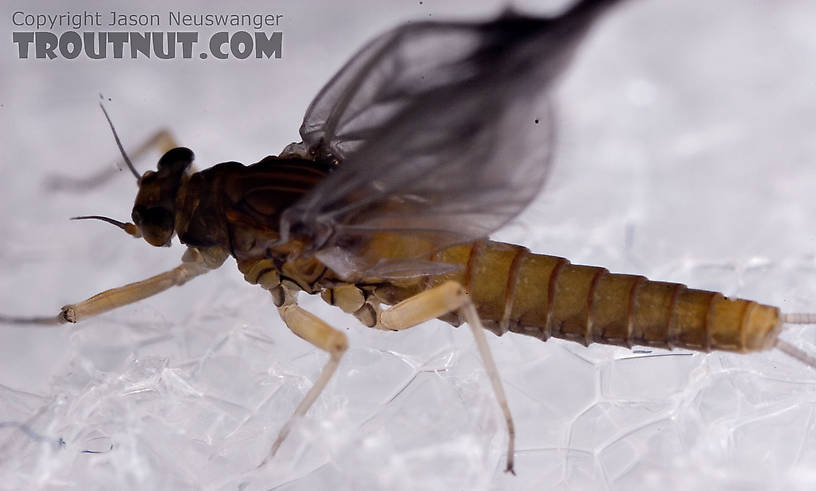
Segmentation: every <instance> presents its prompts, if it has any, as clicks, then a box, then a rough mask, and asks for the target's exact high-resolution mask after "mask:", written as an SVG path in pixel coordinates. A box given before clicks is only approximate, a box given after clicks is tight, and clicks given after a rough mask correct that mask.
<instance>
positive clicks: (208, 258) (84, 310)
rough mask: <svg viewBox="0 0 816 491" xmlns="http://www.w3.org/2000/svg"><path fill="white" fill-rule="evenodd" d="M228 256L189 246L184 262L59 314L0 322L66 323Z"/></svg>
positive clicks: (183, 279) (175, 282)
mask: <svg viewBox="0 0 816 491" xmlns="http://www.w3.org/2000/svg"><path fill="white" fill-rule="evenodd" d="M226 258H227V253H226V252H225V251H223V250H221V249H204V250H198V249H195V248H189V249H187V251H186V252H185V253H184V256H182V258H181V261H182V263H181V265H179V266H177V267H175V268H173V269H171V270H170V271H165V272H164V273H161V274H157V275H156V276H152V277H150V278H148V279H146V280H142V281H137V282H135V283H130V284H127V285H125V286H121V287H119V288H111V289H110V290H105V291H104V292H102V293H98V294H96V295H94V296H92V297H91V298H88V299H86V300H83V301H81V302H78V303H74V304H70V305H66V306H64V307H63V308H62V309H61V310H60V313H59V314H58V315H57V316H56V317H31V318H23V317H8V316H0V322H5V323H9V324H64V323H66V322H71V323H76V322H79V321H81V320H84V319H87V318H90V317H93V316H95V315H99V314H102V313H104V312H107V311H109V310H113V309H117V308H119V307H123V306H125V305H128V304H131V303H134V302H138V301H139V300H143V299H145V298H148V297H152V296H153V295H156V294H157V293H161V292H163V291H164V290H167V289H168V288H170V287H173V286H181V285H183V284H184V283H187V282H188V281H190V280H191V279H193V278H195V277H196V276H200V275H202V274H204V273H206V272H207V271H210V270H211V269H216V268H218V267H219V266H221V264H223V263H224V261H225V260H226Z"/></svg>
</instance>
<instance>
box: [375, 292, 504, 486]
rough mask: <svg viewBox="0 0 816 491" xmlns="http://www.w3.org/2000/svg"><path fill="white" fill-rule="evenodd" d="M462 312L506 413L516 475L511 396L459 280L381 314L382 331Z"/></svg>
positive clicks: (406, 326)
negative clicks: (508, 399) (507, 394)
mask: <svg viewBox="0 0 816 491" xmlns="http://www.w3.org/2000/svg"><path fill="white" fill-rule="evenodd" d="M457 311H458V312H459V314H460V315H461V316H462V317H464V319H465V321H466V322H467V324H468V326H470V330H471V332H472V333H473V338H474V340H475V341H476V347H477V348H478V349H479V354H480V355H481V357H482V362H483V363H484V366H485V371H486V372H487V376H488V378H490V385H491V386H492V387H493V393H494V394H495V396H496V401H497V402H498V403H499V406H500V407H501V410H502V413H503V414H504V421H505V423H507V468H506V469H505V472H510V473H513V474H515V472H514V471H513V456H514V452H515V438H516V430H515V427H514V425H513V416H512V415H511V414H510V406H509V405H508V403H507V396H506V395H505V393H504V387H503V386H502V382H501V378H500V377H499V370H498V368H496V362H495V361H494V360H493V355H492V354H491V353H490V347H489V346H488V344H487V339H486V338H485V335H484V328H483V327H482V322H481V320H479V314H478V312H477V311H476V306H475V305H473V301H472V300H471V299H470V296H469V295H468V294H467V292H466V291H465V288H464V287H463V286H462V285H460V284H459V283H457V282H455V281H447V282H445V283H443V284H441V285H439V286H437V287H435V288H432V289H430V290H426V291H424V292H421V293H419V294H417V295H414V296H413V297H411V298H408V299H406V300H403V301H402V302H399V303H398V304H396V305H394V306H392V307H391V308H389V309H388V310H385V311H383V312H382V313H381V314H380V319H379V323H378V326H377V327H379V328H381V329H390V330H401V329H407V328H409V327H413V326H416V325H417V324H420V323H422V322H425V321H428V320H431V319H435V318H437V317H440V316H442V315H445V314H447V313H449V312H457Z"/></svg>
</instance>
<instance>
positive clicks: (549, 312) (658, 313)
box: [429, 241, 780, 352]
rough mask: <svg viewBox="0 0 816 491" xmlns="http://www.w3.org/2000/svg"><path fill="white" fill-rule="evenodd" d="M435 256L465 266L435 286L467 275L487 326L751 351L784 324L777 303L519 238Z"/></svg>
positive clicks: (586, 339)
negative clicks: (541, 247)
mask: <svg viewBox="0 0 816 491" xmlns="http://www.w3.org/2000/svg"><path fill="white" fill-rule="evenodd" d="M434 260H436V261H443V262H447V263H453V264H461V265H462V266H463V268H462V269H461V270H460V271H458V272H456V273H452V274H447V275H444V276H442V277H435V278H433V279H432V280H431V285H429V286H433V285H435V284H439V283H441V282H442V281H445V280H448V279H453V280H456V281H459V282H460V283H462V284H463V285H464V286H465V288H466V289H467V290H468V292H470V294H471V296H472V298H473V300H474V302H475V304H476V305H477V309H478V311H479V314H480V316H481V317H482V319H484V321H485V327H487V328H489V329H491V330H493V331H494V332H496V333H497V334H503V333H504V332H506V331H508V330H509V331H512V332H517V333H522V334H527V335H531V336H535V337H538V338H541V339H543V340H546V339H547V338H549V337H550V336H553V337H557V338H562V339H568V340H572V341H577V342H580V343H583V344H589V343H592V342H597V343H604V344H616V345H622V346H632V345H645V346H655V347H661V348H672V347H679V348H687V349H693V350H700V351H709V350H712V349H716V350H727V351H740V352H745V351H756V350H761V349H767V348H771V347H773V345H774V342H775V340H776V336H777V333H778V331H779V328H780V314H779V309H777V308H775V307H771V306H768V305H762V304H759V303H757V302H753V301H750V300H743V299H734V298H727V297H724V296H723V295H722V294H720V293H717V292H710V291H704V290H693V289H689V288H686V287H685V286H684V285H681V284H678V283H665V282H660V281H650V280H648V279H646V278H644V277H643V276H632V275H625V274H615V273H610V272H609V271H607V270H606V269H604V268H598V267H593V266H580V265H574V264H570V262H569V261H568V260H566V259H564V258H561V257H555V256H546V255H541V254H532V253H530V251H529V250H528V249H527V248H525V247H521V246H515V245H510V244H503V243H499V242H490V241H484V242H477V243H474V244H465V245H461V246H456V247H452V248H449V249H446V250H444V251H441V252H440V253H438V254H436V255H435V257H434Z"/></svg>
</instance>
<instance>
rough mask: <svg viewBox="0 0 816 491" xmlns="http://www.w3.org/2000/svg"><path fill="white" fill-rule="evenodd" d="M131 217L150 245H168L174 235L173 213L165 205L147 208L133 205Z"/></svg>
mask: <svg viewBox="0 0 816 491" xmlns="http://www.w3.org/2000/svg"><path fill="white" fill-rule="evenodd" d="M131 218H133V223H134V224H136V226H137V227H139V230H140V231H141V232H142V236H143V237H144V239H145V240H146V241H147V242H148V243H149V244H150V245H154V246H164V245H167V244H168V243H169V242H170V239H171V238H172V237H173V230H174V228H175V223H174V217H173V213H172V212H171V211H170V210H168V209H166V208H164V207H161V206H153V207H150V208H147V207H145V206H143V205H137V206H134V207H133V213H132V214H131Z"/></svg>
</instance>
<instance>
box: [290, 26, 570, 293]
mask: <svg viewBox="0 0 816 491" xmlns="http://www.w3.org/2000/svg"><path fill="white" fill-rule="evenodd" d="M564 18H565V17H561V18H559V19H558V21H552V20H549V19H534V18H528V17H521V16H505V17H502V18H500V19H498V20H496V21H493V22H488V23H483V24H453V23H421V24H413V25H407V26H403V27H400V28H397V29H395V30H394V31H391V32H389V33H386V34H385V35H383V36H381V37H380V38H377V39H375V40H374V41H373V42H372V43H371V44H369V45H368V46H367V47H366V48H364V49H363V50H362V51H361V52H360V53H358V55H357V56H356V57H355V58H354V59H352V61H350V62H349V63H348V64H347V65H346V66H345V67H344V68H343V69H342V70H341V71H340V72H339V73H338V74H337V75H336V76H335V77H334V78H333V79H332V80H331V81H330V82H329V84H328V85H327V86H326V87H325V88H324V89H323V90H322V91H321V93H320V94H319V95H318V97H317V98H316V99H315V101H314V102H313V103H312V105H311V106H310V108H309V110H308V112H307V115H306V118H305V120H304V123H303V126H302V128H301V136H302V137H303V139H304V144H305V145H307V146H308V148H309V149H310V151H311V153H313V154H316V155H318V157H322V158H334V159H336V160H338V161H339V165H338V166H337V169H336V170H335V171H334V172H333V173H332V174H331V175H329V177H328V178H327V179H326V180H324V181H323V182H322V183H321V184H320V185H318V186H317V187H316V188H315V189H313V190H312V191H311V192H310V193H309V194H308V195H307V196H305V197H304V198H303V199H301V200H300V201H299V202H298V203H297V204H295V205H294V206H293V207H291V208H290V209H288V210H287V211H286V212H285V213H284V216H283V219H282V222H281V230H282V231H283V232H284V236H287V234H289V233H292V234H300V235H304V234H305V235H307V236H308V237H309V238H310V240H311V242H312V245H313V246H314V248H315V250H314V251H312V252H313V253H315V254H316V255H317V257H319V258H320V259H321V260H322V261H323V262H324V263H325V264H326V265H327V266H329V267H331V268H332V269H334V270H335V271H336V272H338V273H339V274H340V275H341V276H344V277H346V278H355V277H361V276H378V277H395V276H404V275H418V274H431V273H437V272H439V271H438V270H437V269H436V268H437V267H432V266H429V265H431V264H433V263H431V262H428V261H423V259H424V258H426V257H427V256H428V255H429V254H431V253H432V252H434V251H435V250H438V249H440V248H443V247H446V246H449V245H453V244H456V243H461V242H468V241H472V240H476V239H479V238H483V237H487V235H488V234H489V233H491V232H492V231H494V230H496V229H497V228H499V227H500V226H502V225H503V224H504V223H506V222H507V221H508V220H510V219H511V218H513V217H514V216H515V215H517V214H518V213H519V212H520V211H521V210H522V209H523V208H524V207H525V206H526V205H527V204H528V203H529V202H530V201H531V200H532V199H533V197H534V196H535V195H536V194H537V193H538V192H539V190H540V188H541V186H542V184H543V182H544V179H545V177H546V175H547V170H548V168H549V163H550V160H551V155H552V150H553V143H554V126H553V122H552V117H551V113H550V111H549V107H548V104H547V95H548V92H549V90H550V88H551V86H552V82H553V80H554V78H555V77H556V75H557V74H558V73H559V72H560V71H561V69H562V67H563V66H564V64H565V62H566V60H567V59H568V58H569V55H570V54H571V52H572V47H574V45H575V42H576V41H575V39H577V38H576V36H579V34H580V32H579V34H576V27H580V26H575V25H572V26H570V25H566V24H565V23H564V21H563V19H564ZM395 238H396V239H395Z"/></svg>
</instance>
